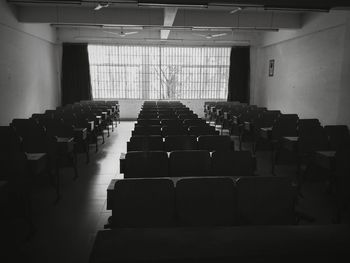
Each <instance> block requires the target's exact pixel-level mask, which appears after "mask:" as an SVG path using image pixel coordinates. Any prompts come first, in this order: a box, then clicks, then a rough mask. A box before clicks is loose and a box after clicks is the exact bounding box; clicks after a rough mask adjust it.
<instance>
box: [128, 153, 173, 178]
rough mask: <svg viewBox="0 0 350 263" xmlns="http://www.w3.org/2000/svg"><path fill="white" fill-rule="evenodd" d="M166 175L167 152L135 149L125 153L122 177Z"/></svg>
mask: <svg viewBox="0 0 350 263" xmlns="http://www.w3.org/2000/svg"><path fill="white" fill-rule="evenodd" d="M167 176H168V154H167V153H166V152H163V151H136V152H128V153H126V155H125V172H124V178H142V177H143V178H150V177H167Z"/></svg>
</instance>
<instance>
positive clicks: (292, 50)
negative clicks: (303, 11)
mask: <svg viewBox="0 0 350 263" xmlns="http://www.w3.org/2000/svg"><path fill="white" fill-rule="evenodd" d="M349 21H350V12H344V11H343V12H340V11H334V12H331V13H329V14H311V15H310V14H309V15H305V16H304V18H303V28H302V29H301V30H298V31H281V32H278V33H267V34H265V36H264V37H263V38H262V40H261V47H259V48H257V49H256V50H254V51H253V58H254V59H253V63H255V65H254V66H253V67H252V68H253V71H254V72H252V81H251V84H252V85H251V103H253V104H257V105H259V106H265V107H267V108H269V109H280V110H282V112H284V113H297V114H299V116H300V117H301V118H319V119H320V120H321V122H322V123H323V124H337V123H340V124H348V125H350V104H349V101H350V100H349V98H350V77H349V75H350V70H349V69H350V39H349V38H350V22H349ZM270 59H274V60H275V72H274V76H272V77H269V76H268V65H269V60H270Z"/></svg>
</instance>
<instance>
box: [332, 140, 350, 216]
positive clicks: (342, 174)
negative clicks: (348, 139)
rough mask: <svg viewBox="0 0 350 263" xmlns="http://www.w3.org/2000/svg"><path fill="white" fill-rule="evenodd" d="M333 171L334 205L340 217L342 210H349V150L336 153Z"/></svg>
mask: <svg viewBox="0 0 350 263" xmlns="http://www.w3.org/2000/svg"><path fill="white" fill-rule="evenodd" d="M348 146H349V145H348ZM335 169H336V173H335V175H336V176H335V187H336V203H337V209H338V211H339V212H340V213H339V215H338V216H340V215H341V214H342V213H343V210H346V209H347V210H348V211H349V210H350V191H349V189H350V177H349V174H350V148H344V149H339V150H338V151H337V152H336V154H335Z"/></svg>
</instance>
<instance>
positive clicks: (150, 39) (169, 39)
mask: <svg viewBox="0 0 350 263" xmlns="http://www.w3.org/2000/svg"><path fill="white" fill-rule="evenodd" d="M144 40H145V41H146V42H183V40H182V39H171V38H168V39H159V38H145V39H144Z"/></svg>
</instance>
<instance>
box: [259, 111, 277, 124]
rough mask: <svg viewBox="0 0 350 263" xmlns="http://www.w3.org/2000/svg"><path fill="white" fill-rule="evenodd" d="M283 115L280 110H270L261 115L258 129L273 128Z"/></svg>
mask: <svg viewBox="0 0 350 263" xmlns="http://www.w3.org/2000/svg"><path fill="white" fill-rule="evenodd" d="M280 115H281V112H280V111H279V110H268V111H263V112H261V113H260V117H259V121H258V127H260V128H264V127H272V126H273V124H274V123H275V121H276V120H277V118H278V117H279V116H280Z"/></svg>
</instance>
